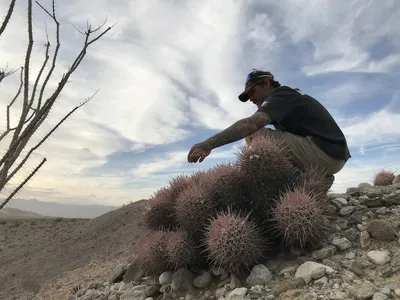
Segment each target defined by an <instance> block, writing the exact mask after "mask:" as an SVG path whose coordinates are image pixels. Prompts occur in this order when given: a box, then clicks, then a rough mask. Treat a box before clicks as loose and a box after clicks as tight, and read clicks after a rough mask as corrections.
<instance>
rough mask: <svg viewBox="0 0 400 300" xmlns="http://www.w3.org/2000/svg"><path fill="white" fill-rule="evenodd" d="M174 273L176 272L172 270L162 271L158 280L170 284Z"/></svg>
mask: <svg viewBox="0 0 400 300" xmlns="http://www.w3.org/2000/svg"><path fill="white" fill-rule="evenodd" d="M173 275H174V273H173V272H171V271H166V272H163V273H161V275H160V277H159V278H158V281H159V283H160V284H161V285H165V284H170V283H171V281H172V276H173Z"/></svg>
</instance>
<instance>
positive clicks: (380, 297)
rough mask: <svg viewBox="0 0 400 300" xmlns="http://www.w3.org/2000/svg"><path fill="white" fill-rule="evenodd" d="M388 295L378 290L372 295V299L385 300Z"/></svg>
mask: <svg viewBox="0 0 400 300" xmlns="http://www.w3.org/2000/svg"><path fill="white" fill-rule="evenodd" d="M388 298H389V297H388V296H386V295H385V294H381V293H379V292H376V293H375V294H374V296H373V297H372V300H387V299H388Z"/></svg>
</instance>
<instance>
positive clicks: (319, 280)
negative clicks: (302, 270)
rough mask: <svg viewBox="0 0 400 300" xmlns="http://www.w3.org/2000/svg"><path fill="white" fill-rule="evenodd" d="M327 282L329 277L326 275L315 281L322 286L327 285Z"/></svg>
mask: <svg viewBox="0 0 400 300" xmlns="http://www.w3.org/2000/svg"><path fill="white" fill-rule="evenodd" d="M327 283H328V278H326V277H322V278H320V279H318V280H315V281H314V284H315V285H317V286H320V287H321V286H324V285H326V284H327Z"/></svg>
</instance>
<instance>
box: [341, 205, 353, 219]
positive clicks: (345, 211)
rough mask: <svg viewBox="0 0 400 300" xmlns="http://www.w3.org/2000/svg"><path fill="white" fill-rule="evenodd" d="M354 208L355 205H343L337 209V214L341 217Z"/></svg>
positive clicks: (351, 211) (350, 212)
mask: <svg viewBox="0 0 400 300" xmlns="http://www.w3.org/2000/svg"><path fill="white" fill-rule="evenodd" d="M355 210H356V207H355V206H345V207H342V208H341V209H340V211H339V215H340V216H342V217H345V216H349V215H351V214H352V213H353V212H354V211H355Z"/></svg>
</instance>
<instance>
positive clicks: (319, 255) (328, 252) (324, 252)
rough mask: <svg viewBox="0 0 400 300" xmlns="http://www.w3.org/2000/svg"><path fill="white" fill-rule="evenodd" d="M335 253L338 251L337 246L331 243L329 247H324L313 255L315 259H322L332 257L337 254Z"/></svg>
mask: <svg viewBox="0 0 400 300" xmlns="http://www.w3.org/2000/svg"><path fill="white" fill-rule="evenodd" d="M335 253H336V247H335V246H333V245H329V246H327V247H324V248H322V249H319V250H316V251H314V252H312V253H311V256H312V257H313V258H315V259H318V260H320V259H324V258H328V257H331V256H333V255H335Z"/></svg>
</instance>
